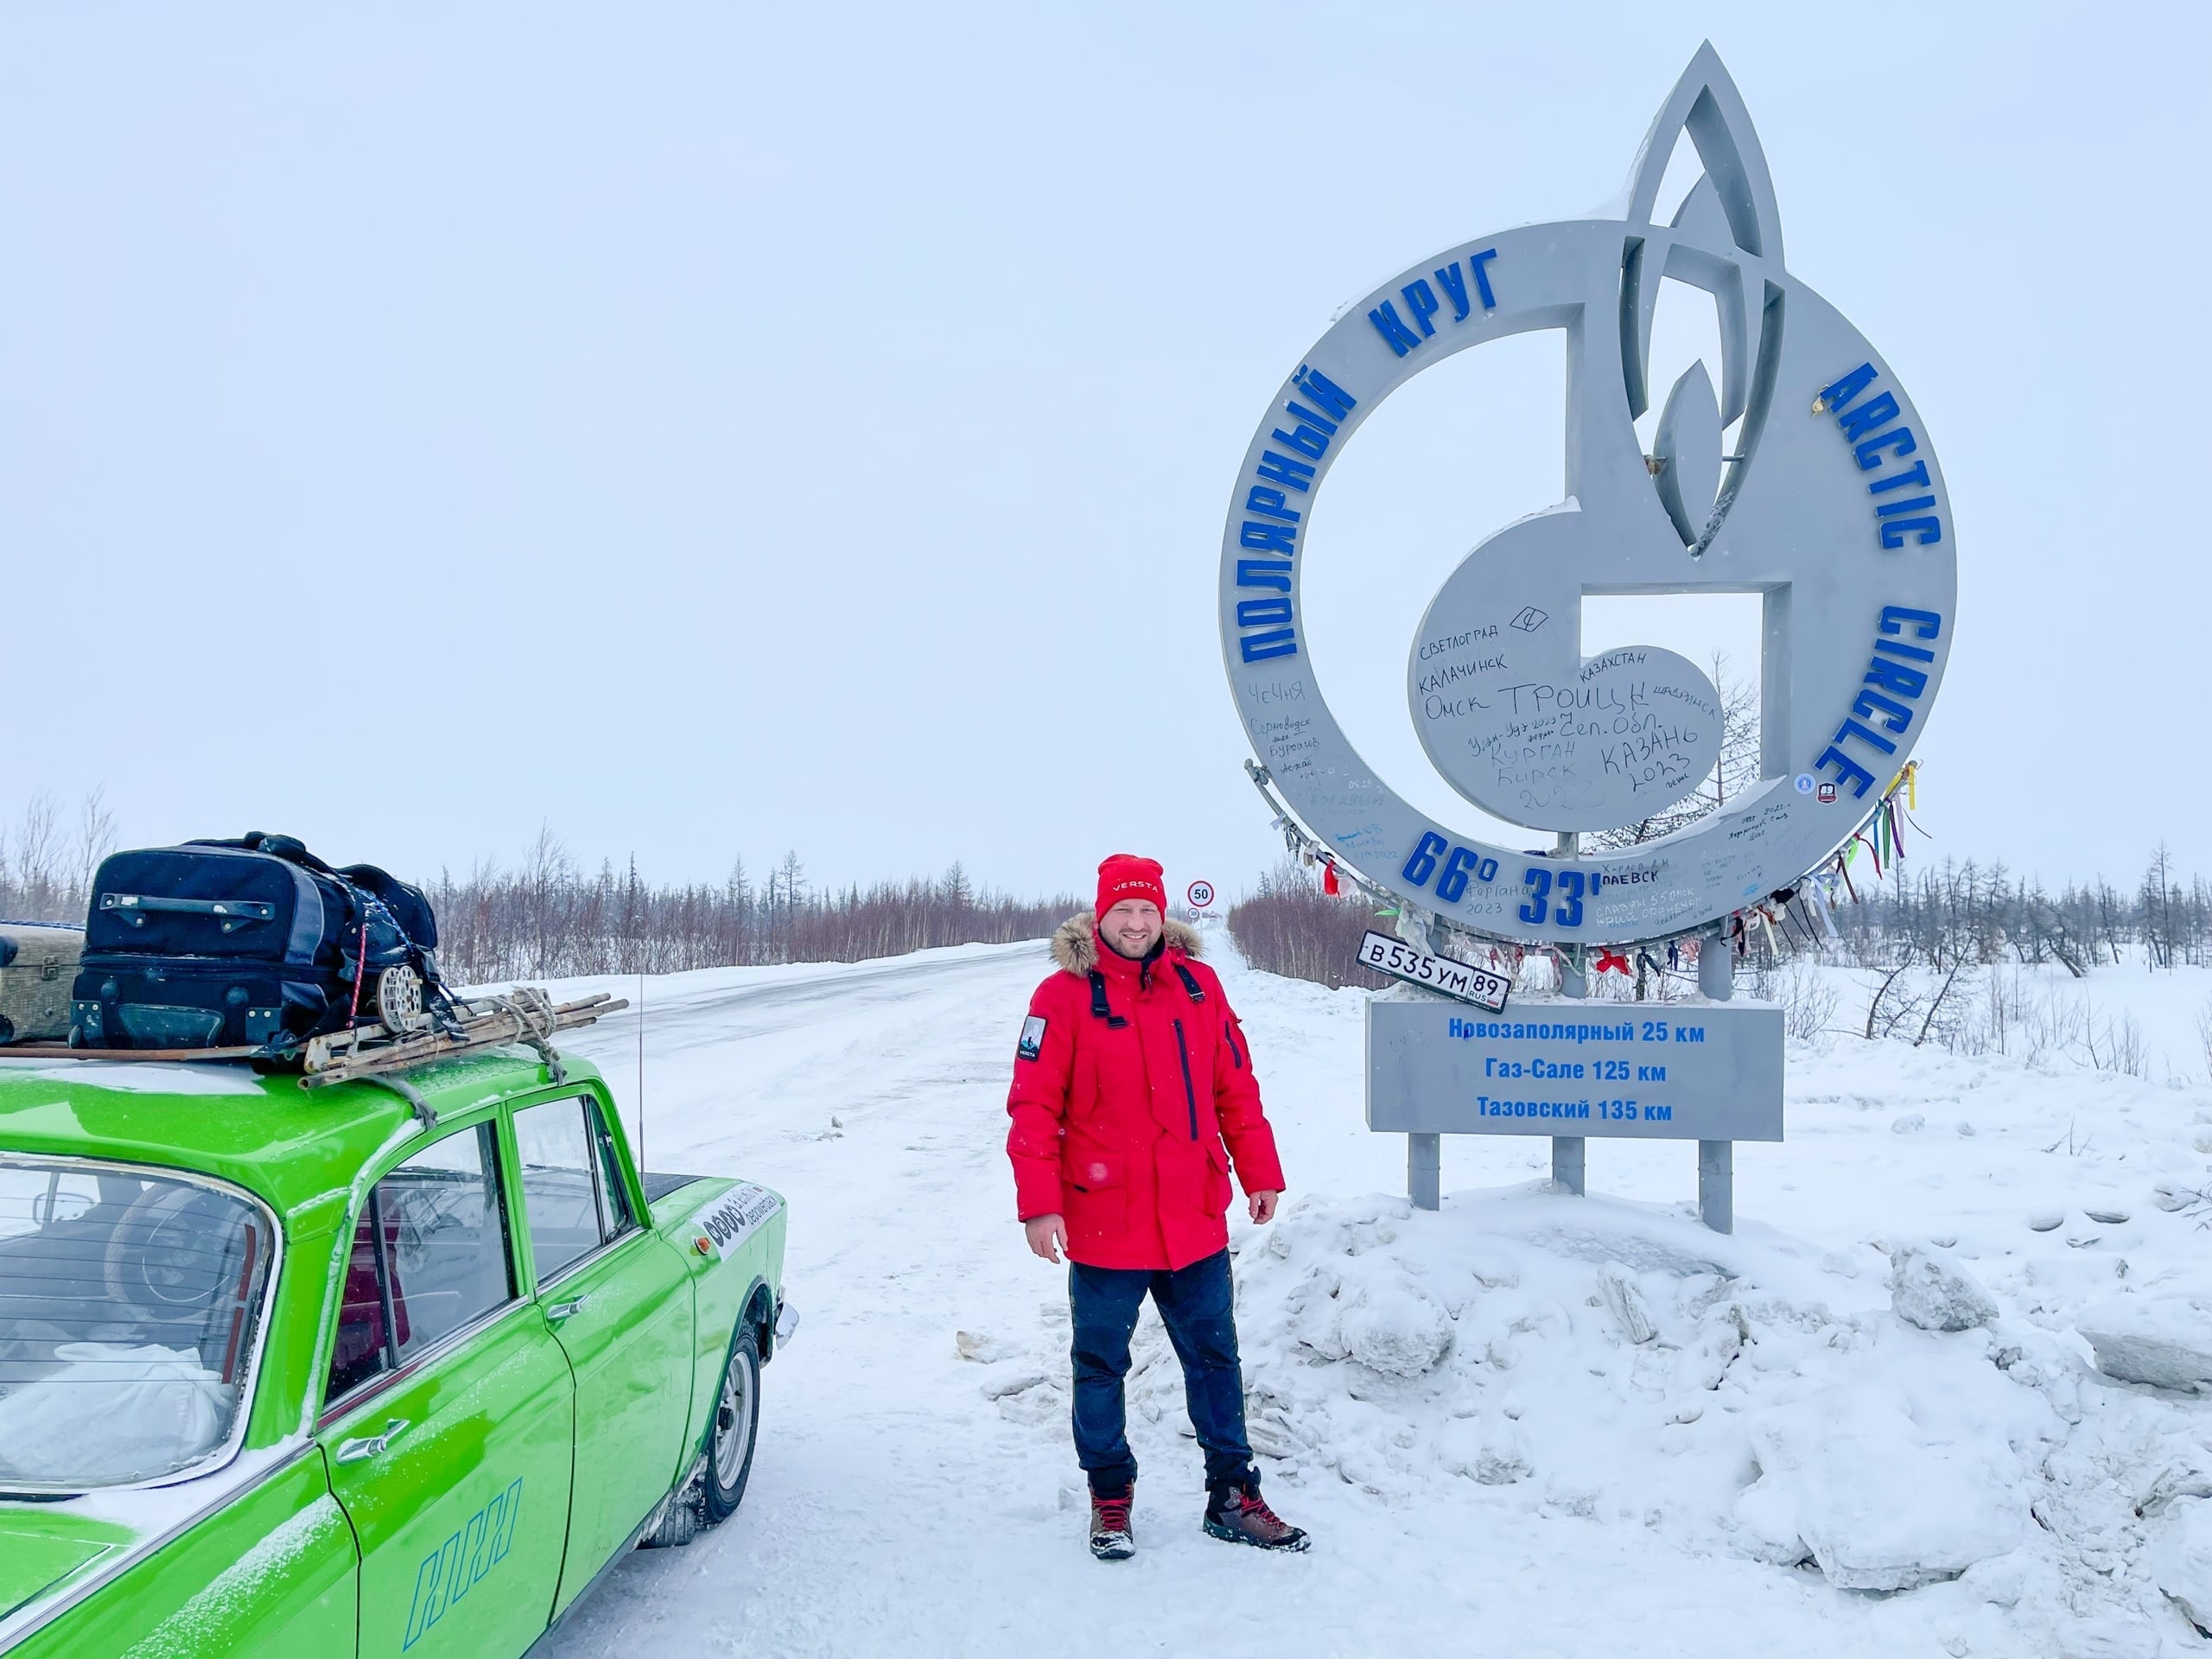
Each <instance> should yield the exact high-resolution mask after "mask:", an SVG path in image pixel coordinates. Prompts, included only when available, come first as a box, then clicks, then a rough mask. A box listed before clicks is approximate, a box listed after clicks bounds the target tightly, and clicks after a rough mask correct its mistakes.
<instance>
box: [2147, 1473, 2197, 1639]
mask: <svg viewBox="0 0 2212 1659" xmlns="http://www.w3.org/2000/svg"><path fill="white" fill-rule="evenodd" d="M2150 1565H2151V1576H2152V1580H2154V1581H2155V1582H2156V1583H2157V1585H2158V1588H2159V1589H2161V1590H2163V1591H2164V1592H2165V1593H2166V1594H2167V1595H2169V1596H2171V1597H2172V1598H2173V1601H2174V1605H2176V1606H2177V1607H2179V1608H2180V1609H2181V1610H2182V1611H2183V1612H2184V1613H2186V1614H2187V1615H2188V1616H2189V1620H2190V1623H2191V1624H2194V1625H2196V1627H2197V1629H2199V1630H2205V1631H2208V1632H2212V1503H2208V1502H2206V1501H2205V1500H2204V1499H2202V1498H2196V1499H2192V1500H2190V1502H2188V1503H2181V1504H2177V1505H2176V1506H2175V1508H2174V1510H2172V1512H2171V1514H2170V1515H2169V1516H2167V1518H2166V1522H2165V1524H2164V1526H2163V1527H2161V1528H2160V1529H2158V1535H2157V1537H2156V1539H2155V1541H2153V1542H2152V1546H2151V1555H2150Z"/></svg>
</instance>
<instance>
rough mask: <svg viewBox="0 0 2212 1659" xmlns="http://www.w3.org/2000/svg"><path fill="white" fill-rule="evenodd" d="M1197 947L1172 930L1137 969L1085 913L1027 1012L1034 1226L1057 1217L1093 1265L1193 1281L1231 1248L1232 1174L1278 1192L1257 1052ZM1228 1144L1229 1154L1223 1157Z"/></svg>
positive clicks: (1022, 1188) (1251, 1186)
mask: <svg viewBox="0 0 2212 1659" xmlns="http://www.w3.org/2000/svg"><path fill="white" fill-rule="evenodd" d="M1052 959H1053V960H1054V961H1055V962H1057V963H1059V964H1060V971H1059V972H1058V973H1056V974H1054V975H1053V976H1052V977H1051V978H1050V979H1048V980H1046V982H1044V983H1043V984H1042V985H1039V987H1038V988H1037V993H1036V995H1034V996H1032V997H1031V998H1030V999H1029V1018H1028V1020H1027V1022H1026V1023H1025V1024H1024V1025H1023V1027H1022V1028H1021V1044H1020V1048H1019V1049H1018V1050H1017V1052H1016V1054H1015V1058H1014V1089H1013V1091H1012V1092H1011V1093H1010V1094H1009V1095H1008V1096H1007V1103H1006V1109H1007V1114H1008V1115H1009V1116H1011V1117H1012V1118H1013V1119H1014V1126H1013V1128H1011V1129H1009V1130H1008V1131H1007V1137H1006V1149H1007V1155H1008V1156H1009V1157H1011V1158H1012V1159H1013V1160H1014V1195H1015V1199H1016V1201H1017V1203H1018V1204H1019V1205H1020V1212H1021V1218H1022V1219H1023V1220H1024V1221H1027V1220H1029V1219H1031V1218H1032V1217H1036V1216H1048V1215H1054V1214H1057V1215H1059V1216H1061V1217H1064V1218H1065V1220H1066V1223H1067V1231H1068V1255H1069V1257H1070V1259H1071V1260H1073V1261H1077V1262H1084V1264H1086V1265H1087V1266H1090V1267H1094V1268H1182V1267H1187V1266H1189V1265H1190V1264H1191V1263H1192V1262H1197V1261H1200V1260H1203V1259H1204V1258H1205V1257H1206V1256H1209V1255H1213V1254H1214V1252H1215V1251H1217V1250H1220V1249H1226V1248H1227V1247H1228V1244H1229V1224H1228V1222H1227V1221H1226V1219H1225V1218H1224V1217H1226V1215H1227V1213H1228V1210H1229V1200H1230V1186H1229V1169H1230V1159H1231V1158H1234V1159H1235V1160H1236V1173H1237V1176H1238V1179H1241V1180H1242V1181H1243V1184H1244V1190H1245V1192H1248V1193H1249V1192H1281V1190H1282V1185H1283V1180H1282V1165H1281V1161H1280V1160H1278V1159H1277V1158H1276V1156H1275V1137H1274V1130H1273V1129H1271V1128H1268V1120H1267V1118H1266V1116H1264V1115H1263V1113H1262V1110H1261V1108H1260V1084H1259V1080H1258V1079H1257V1078H1256V1077H1254V1076H1253V1075H1252V1051H1251V1049H1250V1047H1249V1046H1248V1045H1247V1044H1246V1042H1245V1040H1244V1028H1243V1027H1242V1026H1241V1025H1239V1024H1238V1023H1237V1020H1236V1010H1234V1009H1233V1008H1231V1007H1230V1006H1229V999H1228V998H1227V997H1226V996H1224V995H1222V989H1221V981H1220V979H1219V978H1218V977H1217V976H1216V975H1215V973H1214V971H1213V969H1211V968H1209V967H1207V966H1206V965H1205V963H1202V962H1200V961H1198V934H1197V933H1196V932H1194V931H1192V929H1190V928H1188V927H1185V925H1183V924H1182V923H1180V922H1174V921H1171V922H1169V923H1168V924H1167V931H1166V938H1165V940H1164V949H1163V950H1160V951H1159V952H1157V953H1155V954H1154V956H1153V957H1151V958H1150V959H1149V960H1147V961H1146V962H1142V963H1136V962H1131V961H1130V960H1129V959H1128V957H1123V956H1121V955H1119V954H1118V953H1116V952H1115V951H1113V950H1108V949H1105V948H1104V947H1103V946H1102V945H1101V944H1100V943H1099V940H1098V935H1097V932H1096V928H1095V926H1094V925H1093V921H1092V917H1091V914H1090V912H1089V911H1084V912H1083V913H1082V914H1080V915H1077V916H1071V917H1070V918H1068V919H1067V920H1066V921H1065V922H1064V923H1062V924H1061V925H1060V928H1059V931H1058V932H1056V933H1055V934H1053V936H1052ZM1224 1138H1226V1139H1227V1141H1228V1142H1229V1145H1228V1147H1227V1148H1226V1150H1224V1147H1223V1146H1222V1141H1223V1140H1224Z"/></svg>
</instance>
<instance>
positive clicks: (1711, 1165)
mask: <svg viewBox="0 0 2212 1659" xmlns="http://www.w3.org/2000/svg"><path fill="white" fill-rule="evenodd" d="M1697 988H1698V989H1699V990H1700V991H1702V992H1704V993H1705V995H1707V997H1709V998H1711V999H1712V1000H1713V1001H1715V1002H1726V1001H1728V999H1729V998H1730V997H1732V996H1733V995H1735V991H1736V957H1735V953H1734V952H1733V951H1732V950H1730V949H1729V945H1728V941H1727V939H1726V938H1725V937H1724V936H1723V935H1722V933H1721V931H1720V930H1719V929H1718V928H1715V929H1714V930H1713V931H1712V932H1710V933H1708V934H1707V935H1706V937H1705V943H1704V944H1701V945H1700V946H1699V947H1698V953H1697ZM1697 1214H1698V1219H1699V1220H1700V1221H1702V1222H1703V1223H1704V1224H1706V1225H1707V1226H1708V1227H1710V1228H1712V1229H1713V1231H1714V1232H1716V1233H1732V1232H1734V1231H1735V1230H1736V1143H1735V1142H1734V1141H1699V1142H1698V1143H1697Z"/></svg>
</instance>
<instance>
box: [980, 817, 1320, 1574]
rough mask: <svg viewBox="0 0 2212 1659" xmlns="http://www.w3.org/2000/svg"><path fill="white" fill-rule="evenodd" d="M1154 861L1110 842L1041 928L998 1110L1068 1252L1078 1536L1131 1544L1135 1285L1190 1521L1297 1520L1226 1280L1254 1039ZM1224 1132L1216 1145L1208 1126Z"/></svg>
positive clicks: (1253, 1170)
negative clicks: (1185, 1480) (1251, 1425)
mask: <svg viewBox="0 0 2212 1659" xmlns="http://www.w3.org/2000/svg"><path fill="white" fill-rule="evenodd" d="M1166 909H1167V893H1166V887H1164V886H1163V885H1162V883H1161V880H1160V866H1159V865H1158V864H1156V863H1154V861H1152V860H1151V859H1148V858H1138V857H1135V856H1134V855H1130V854H1128V853H1116V854H1115V855H1114V856H1112V857H1111V858H1109V859H1108V860H1107V861H1105V862H1104V863H1103V864H1101V865H1100V866H1099V867H1098V897H1097V904H1096V907H1095V909H1093V910H1092V911H1090V912H1086V913H1084V914H1081V915H1077V916H1073V917H1071V918H1069V919H1068V920H1067V921H1066V922H1065V923H1064V924H1062V925H1061V927H1060V929H1059V931H1058V932H1057V933H1055V934H1054V935H1053V936H1052V959H1053V960H1054V961H1055V962H1057V963H1058V964H1059V971H1058V972H1057V973H1055V974H1053V975H1052V977H1051V978H1049V979H1047V980H1046V982H1044V983H1043V984H1042V985H1039V987H1038V988H1037V992H1036V995H1033V996H1032V997H1031V998H1030V999H1029V1017H1028V1019H1027V1020H1024V1021H1023V1022H1022V1027H1021V1041H1020V1046H1018V1047H1017V1048H1016V1050H1015V1052H1014V1089H1013V1091H1012V1093H1011V1094H1009V1095H1008V1096H1007V1113H1008V1114H1009V1115H1010V1116H1012V1118H1013V1119H1014V1124H1013V1127H1012V1128H1011V1129H1009V1130H1008V1131H1007V1143H1006V1145H1007V1154H1008V1156H1010V1157H1011V1158H1012V1159H1013V1160H1014V1192H1015V1198H1016V1201H1017V1203H1018V1205H1019V1206H1020V1216H1021V1220H1022V1223H1023V1225H1024V1226H1025V1227H1026V1228H1027V1230H1028V1234H1029V1248H1030V1249H1033V1250H1034V1251H1035V1252H1036V1253H1037V1254H1038V1255H1041V1256H1043V1257H1044V1258H1045V1259H1046V1261H1048V1262H1058V1261H1059V1259H1060V1254H1061V1252H1062V1251H1063V1250H1065V1252H1066V1254H1067V1258H1068V1301H1069V1306H1070V1312H1071V1314H1072V1316H1073V1317H1072V1323H1073V1325H1074V1332H1075V1340H1074V1352H1073V1358H1074V1362H1075V1446H1076V1457H1077V1461H1078V1462H1079V1463H1081V1464H1082V1465H1083V1468H1084V1471H1085V1473H1086V1474H1087V1475H1088V1476H1089V1478H1090V1553H1091V1554H1094V1555H1096V1556H1097V1557H1098V1558H1099V1559H1100V1560H1123V1559H1126V1558H1127V1557H1128V1556H1130V1555H1133V1554H1135V1553H1136V1545H1135V1540H1134V1539H1133V1537H1132V1535H1131V1532H1130V1527H1129V1510H1130V1505H1131V1503H1132V1502H1133V1500H1134V1494H1135V1483H1136V1473H1137V1465H1136V1459H1135V1456H1134V1455H1133V1454H1132V1453H1131V1452H1130V1450H1129V1442H1128V1435H1127V1433H1125V1432H1124V1406H1123V1400H1122V1379H1123V1378H1124V1377H1126V1376H1128V1370H1129V1338H1130V1336H1131V1334H1132V1333H1133V1332H1135V1329H1136V1322H1137V1312H1138V1310H1139V1309H1140V1308H1141V1306H1143V1305H1144V1299H1145V1294H1146V1293H1147V1292H1150V1293H1151V1295H1152V1300H1153V1306H1155V1307H1157V1308H1158V1309H1159V1310H1160V1320H1161V1322H1162V1323H1163V1324H1164V1325H1166V1327H1167V1335H1168V1338H1169V1340H1170V1341H1172V1342H1173V1344H1175V1354H1176V1357H1177V1358H1179V1359H1180V1360H1181V1361H1182V1362H1183V1386H1184V1394H1185V1399H1186V1400H1187V1401H1188V1402H1189V1404H1190V1409H1191V1427H1192V1428H1194V1429H1196V1430H1197V1431H1198V1444H1199V1445H1200V1446H1203V1447H1204V1448H1205V1457H1206V1509H1205V1530H1206V1531H1207V1532H1209V1533H1211V1535H1213V1536H1215V1537H1217V1538H1223V1539H1227V1540H1229V1541H1232V1542H1236V1543H1246V1544H1256V1545H1258V1546H1259V1547H1260V1548H1263V1549H1293V1550H1296V1549H1304V1548H1306V1541H1307V1540H1306V1535H1305V1533H1303V1532H1301V1531H1300V1529H1297V1528H1296V1527H1293V1526H1289V1525H1287V1524H1286V1523H1285V1522H1283V1521H1281V1519H1280V1518H1279V1517H1278V1516H1276V1515H1275V1513H1274V1510H1270V1509H1269V1508H1268V1506H1267V1504H1266V1503H1264V1502H1262V1499H1261V1497H1260V1477H1259V1471H1257V1470H1255V1468H1254V1467H1253V1466H1252V1448H1251V1447H1250V1446H1249V1445H1248V1444H1247V1443H1246V1440H1245V1438H1244V1376H1243V1370H1242V1368H1241V1367H1240V1366H1239V1364H1238V1363H1237V1357H1236V1311H1235V1307H1234V1305H1233V1301H1232V1297H1231V1292H1230V1279H1229V1223H1228V1220H1227V1214H1228V1210H1229V1202H1230V1185H1229V1172H1230V1164H1231V1162H1232V1160H1233V1161H1234V1163H1235V1166H1236V1174H1237V1176H1238V1178H1239V1179H1241V1180H1242V1181H1243V1184H1244V1193H1245V1198H1246V1201H1247V1203H1248V1204H1249V1207H1250V1212H1251V1217H1252V1219H1253V1220H1254V1221H1255V1222H1266V1221H1268V1219H1270V1218H1271V1217H1273V1216H1274V1212H1275V1203H1276V1200H1277V1199H1278V1198H1281V1195H1282V1185H1283V1182H1282V1166H1281V1162H1280V1161H1279V1160H1277V1159H1276V1156H1275V1137H1274V1131H1273V1130H1272V1129H1270V1128H1268V1120H1267V1118H1266V1116H1265V1115H1264V1114H1263V1113H1262V1110H1261V1109H1260V1085H1259V1083H1258V1080H1257V1079H1256V1078H1255V1077H1254V1076H1253V1074H1252V1054H1251V1050H1250V1048H1249V1046H1247V1045H1246V1043H1245V1040H1244V1033H1243V1027H1241V1026H1240V1025H1238V1023H1237V1020H1236V1012H1235V1010H1234V1009H1232V1008H1231V1007H1230V1006H1229V999H1228V998H1227V997H1226V996H1224V995H1223V994H1222V989H1221V981H1220V980H1219V979H1218V978H1217V977H1216V976H1215V974H1214V971H1213V969H1211V968H1209V967H1207V966H1206V965H1205V963H1201V962H1199V961H1198V934H1197V933H1196V932H1195V931H1193V930H1192V929H1190V928H1188V927H1185V926H1184V925H1182V924H1181V923H1179V922H1170V921H1167V920H1166ZM1224 1141H1227V1142H1228V1145H1227V1147H1226V1148H1225V1149H1224V1146H1223V1142H1224Z"/></svg>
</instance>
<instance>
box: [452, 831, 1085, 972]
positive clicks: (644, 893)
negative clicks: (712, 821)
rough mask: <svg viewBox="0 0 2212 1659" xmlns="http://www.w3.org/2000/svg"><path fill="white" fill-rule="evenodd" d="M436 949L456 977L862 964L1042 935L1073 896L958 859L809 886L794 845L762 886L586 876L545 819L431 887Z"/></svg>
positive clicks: (737, 876)
mask: <svg viewBox="0 0 2212 1659" xmlns="http://www.w3.org/2000/svg"><path fill="white" fill-rule="evenodd" d="M428 891H429V896H430V902H431V904H432V906H434V907H435V910H436V911H437V915H438V935H439V938H438V960H439V962H440V963H441V964H442V967H443V968H444V969H445V974H446V976H447V978H448V979H450V980H452V981H454V982H457V983H461V984H489V983H493V982H498V981H503V980H516V979H557V978H565V977H568V976H574V975H581V974H639V973H643V974H671V973H679V972H682V971H683V970H684V969H691V968H734V967H744V966H748V965H752V964H754V963H780V962H858V961H861V960H862V959H864V958H867V957H895V956H903V955H904V954H905V953H906V952H907V951H909V950H928V949H930V948H931V947H933V946H937V945H947V944H1012V943H1014V941H1016V940H1020V939H1038V938H1044V937H1045V936H1046V934H1048V933H1050V932H1051V931H1052V929H1053V928H1055V927H1057V926H1058V925H1059V924H1060V923H1061V922H1062V921H1063V920H1065V918H1067V917H1068V915H1069V914H1070V913H1071V912H1073V911H1075V910H1077V909H1079V908H1080V907H1081V906H1080V903H1079V901H1078V900H1077V899H1072V898H1065V897H1064V898H1058V899H1034V900H1027V901H1025V900H1020V899H1011V898H1008V897H1007V895H1005V894H1004V893H994V892H991V891H989V890H988V889H985V888H978V887H975V886H974V885H973V884H972V883H971V882H970V881H969V879H968V875H967V873H966V872H965V871H964V870H963V869H962V868H961V867H960V866H959V865H957V864H955V865H954V866H953V867H952V868H950V869H949V870H947V871H946V872H945V873H944V874H943V875H941V876H938V877H937V878H935V879H934V880H932V879H930V878H927V877H919V876H917V877H912V878H909V879H908V880H905V881H879V882H876V883H874V885H873V886H870V887H860V886H858V885H856V884H855V885H851V886H848V887H842V888H823V889H817V888H816V887H813V886H812V885H811V884H810V883H809V881H808V880H807V878H806V870H805V868H804V866H803V865H802V864H801V863H800V862H799V859H798V854H797V853H795V852H794V853H786V854H785V855H784V858H783V861H782V862H780V863H779V864H778V865H777V866H776V867H775V868H774V869H772V870H771V871H769V872H768V874H767V875H766V877H765V878H763V879H762V880H761V881H760V883H759V885H758V886H756V885H754V883H753V880H752V879H751V878H750V877H749V876H748V875H747V872H746V868H745V861H743V860H742V859H740V860H738V861H736V862H735V863H734V865H733V866H732V867H731V869H730V873H729V875H728V879H727V880H724V881H722V882H721V883H720V884H719V885H712V884H705V883H702V884H697V885H690V886H681V887H672V886H654V885H652V883H649V882H647V881H646V880H645V879H644V878H643V877H641V876H640V875H639V874H638V868H637V864H636V862H635V861H634V860H633V861H631V863H630V864H629V865H628V867H627V868H624V869H621V870H617V869H616V868H614V867H613V865H612V864H601V866H600V868H599V869H598V871H597V872H596V873H595V874H585V873H584V872H583V871H582V870H580V869H579V868H577V867H576V866H575V863H574V862H573V861H571V860H570V858H569V854H568V852H567V850H566V849H564V848H563V846H562V844H561V842H560V841H559V839H558V838H557V837H556V836H554V835H553V834H552V833H551V832H550V830H547V831H541V832H540V833H539V835H538V838H537V843H536V844H535V845H534V846H533V847H532V848H531V852H530V855H529V856H528V857H527V858H526V859H525V860H524V861H523V863H522V864H521V866H520V867H519V868H515V869H512V870H507V869H501V868H498V867H497V866H494V865H491V864H480V865H478V866H477V867H476V868H474V869H473V870H471V871H470V872H469V874H467V877H466V878H464V879H462V880H458V881H456V880H454V879H453V878H452V877H451V876H450V875H442V876H441V877H440V878H439V880H437V881H435V883H432V884H430V885H429V889H428Z"/></svg>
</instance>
